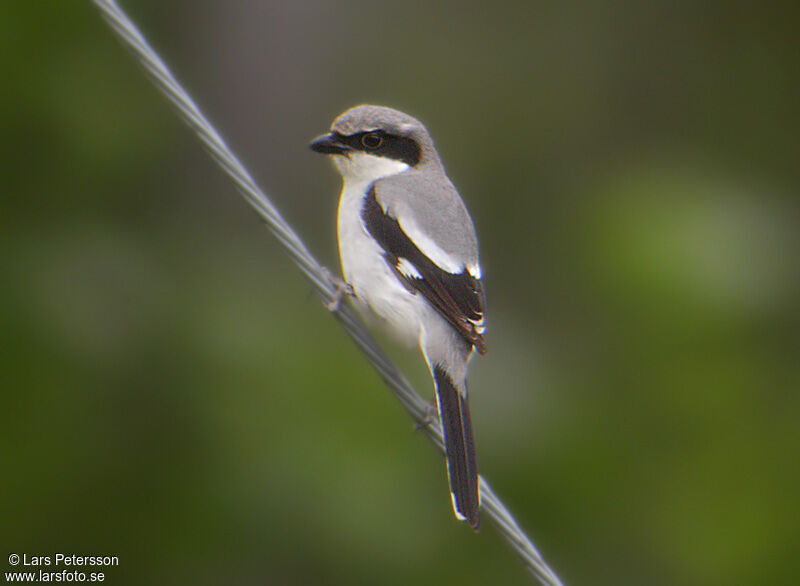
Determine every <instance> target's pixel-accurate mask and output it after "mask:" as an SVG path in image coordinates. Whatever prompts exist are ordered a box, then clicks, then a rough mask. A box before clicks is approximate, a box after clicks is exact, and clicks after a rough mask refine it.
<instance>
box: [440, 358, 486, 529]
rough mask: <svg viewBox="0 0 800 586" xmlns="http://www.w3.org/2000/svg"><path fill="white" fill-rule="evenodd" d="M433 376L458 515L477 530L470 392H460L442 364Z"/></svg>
mask: <svg viewBox="0 0 800 586" xmlns="http://www.w3.org/2000/svg"><path fill="white" fill-rule="evenodd" d="M433 377H434V380H435V382H436V396H437V400H438V404H439V417H440V418H441V420H442V430H443V431H444V445H445V453H446V457H447V472H448V477H449V480H450V495H451V497H452V499H453V509H454V510H455V513H456V517H458V518H459V519H461V520H462V521H467V523H469V525H470V527H472V528H473V529H474V530H476V531H477V530H478V525H479V518H478V510H479V509H480V496H479V494H478V465H477V460H476V457H475V443H474V441H473V438H472V422H471V420H470V416H469V404H468V403H467V397H466V393H461V392H459V390H458V389H457V388H456V387H455V385H454V384H453V380H452V379H451V378H450V375H449V374H447V372H446V371H445V370H444V369H443V368H442V367H441V366H439V365H436V366H435V367H434V369H433Z"/></svg>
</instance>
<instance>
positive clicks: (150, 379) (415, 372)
mask: <svg viewBox="0 0 800 586" xmlns="http://www.w3.org/2000/svg"><path fill="white" fill-rule="evenodd" d="M122 5H123V7H124V8H125V9H126V10H128V11H129V13H130V14H131V16H132V17H133V18H134V20H135V21H136V22H138V24H139V25H140V27H141V28H142V30H143V31H144V32H145V34H146V35H147V36H148V37H149V39H150V40H151V42H152V43H153V45H154V46H155V47H156V48H157V50H158V51H159V52H161V54H162V56H163V57H164V58H165V60H166V61H167V62H168V63H169V65H170V66H171V67H172V69H173V71H174V72H175V73H176V75H177V76H178V78H179V79H181V80H182V81H183V82H184V83H185V84H186V86H187V88H188V89H189V90H190V92H192V93H193V95H194V96H195V98H196V100H197V102H198V103H199V104H200V106H201V108H202V109H203V110H204V111H205V112H206V113H207V115H208V116H209V118H210V119H211V120H212V121H213V122H214V123H215V124H217V125H218V128H219V129H220V131H221V132H222V134H223V135H224V136H225V137H226V139H227V140H228V141H229V143H230V144H231V146H232V147H233V148H234V150H235V151H236V152H237V153H238V154H239V155H240V156H241V158H242V160H243V161H244V162H245V164H246V165H247V166H248V167H249V168H250V169H251V171H252V172H253V174H254V176H255V177H256V178H257V180H258V182H259V183H260V185H261V186H262V187H263V188H264V189H265V190H266V191H267V193H269V194H270V195H271V197H273V199H274V201H275V203H276V205H278V207H279V208H280V209H281V210H282V211H283V213H284V214H285V216H286V217H287V219H289V221H290V222H291V223H292V224H293V225H294V226H295V227H296V228H297V229H298V231H299V232H300V233H301V235H302V236H303V237H304V238H305V239H306V240H307V241H308V243H309V245H310V247H311V249H312V250H313V251H314V252H315V254H317V256H318V257H319V258H320V260H321V261H323V262H324V263H325V264H327V265H328V266H331V267H337V266H338V264H337V258H336V253H335V234H334V214H335V206H336V195H337V192H338V189H339V180H338V177H337V176H336V175H335V174H334V171H333V170H332V168H331V166H330V165H329V164H327V163H326V161H324V160H323V159H322V158H321V157H319V156H317V155H314V154H313V153H311V152H310V151H309V150H308V148H307V144H308V142H309V140H310V139H311V138H313V137H314V136H316V135H317V134H319V133H321V132H323V131H324V130H325V129H326V128H327V126H328V125H329V123H330V121H331V120H332V119H333V117H334V116H335V115H337V114H338V113H339V112H340V111H342V110H344V109H345V108H347V107H349V106H352V105H355V104H358V103H362V102H371V103H378V104H384V105H390V106H394V107H396V108H399V109H402V110H405V111H408V112H409V113H411V114H413V115H416V116H417V117H419V118H420V119H421V120H423V122H424V123H425V124H426V125H427V126H428V128H429V129H430V130H431V132H432V134H433V136H434V138H435V139H436V141H437V146H438V148H439V151H440V153H441V154H442V156H443V159H444V161H445V164H446V166H447V169H448V172H449V174H450V176H451V178H452V179H453V181H454V182H455V184H456V185H457V186H458V187H459V190H460V192H461V194H462V196H463V197H464V199H465V200H466V202H467V204H468V206H469V207H470V210H471V212H472V215H473V217H474V219H475V223H476V226H477V229H478V233H479V236H480V239H481V248H482V259H483V265H484V273H485V281H486V288H487V291H488V297H489V314H488V319H489V334H488V335H489V338H488V342H489V348H490V352H489V354H488V355H487V356H486V357H485V358H480V359H477V360H475V361H473V366H472V376H471V390H472V403H473V411H474V421H475V427H476V434H477V442H478V449H479V460H480V464H481V468H482V471H483V472H484V473H485V474H486V476H487V478H489V479H490V480H491V482H492V484H493V486H494V488H495V489H496V491H497V492H498V493H499V494H500V495H501V496H502V497H503V498H504V499H505V500H506V502H507V504H508V505H509V506H510V507H511V509H512V510H513V511H514V512H515V513H516V514H517V515H518V517H519V519H520V521H521V523H522V524H523V525H524V527H525V528H526V529H528V530H529V532H530V534H531V536H532V537H533V538H534V540H535V541H536V543H537V545H538V546H539V547H540V548H541V550H542V552H543V554H544V555H545V557H546V558H547V559H548V561H550V562H551V563H552V565H553V567H554V568H555V569H556V570H557V571H558V573H559V574H560V575H561V577H562V578H563V580H564V581H565V582H566V583H567V584H574V585H578V584H593V585H594V584H608V585H612V584H613V585H619V584H631V585H655V586H658V585H668V584H669V585H672V584H681V585H683V584H692V585H693V584H709V585H715V584H726V585H738V584H742V585H745V584H747V585H750V584H796V583H797V579H798V578H797V577H798V575H800V554H799V553H798V552H800V506H798V495H800V466H798V452H800V393H799V391H800V361H799V360H798V351H799V349H800V339H799V338H800V335H798V331H799V328H800V262H798V254H797V251H798V250H800V233H799V232H798V230H799V229H800V209H799V207H798V202H797V196H798V187H799V186H800V176H799V175H800V174H799V173H798V168H799V165H798V158H799V157H800V141H799V140H798V136H800V75H798V63H799V62H800V42H799V41H798V36H797V23H798V9H797V3H796V2H788V1H787V2H763V3H759V4H757V5H756V4H751V3H744V2H722V1H721V0H716V1H700V2H649V3H632V2H620V1H612V2H608V3H602V4H599V3H593V2H589V1H586V0H582V1H578V2H572V3H562V2H532V3H517V2H493V3H491V6H490V5H489V4H488V3H486V2H476V1H466V2H461V3H458V4H455V3H439V2H421V1H420V2H417V1H407V2H397V3H390V2H382V3H378V2H369V1H367V0H364V1H353V2H337V3H332V2H325V1H323V0H308V1H303V2H293V1H290V0H284V1H276V2H256V1H244V0H232V1H228V2H215V1H210V0H206V1H196V0H193V1H189V0H180V1H171V2H157V1H155V0H152V1H145V0H128V1H125V2H123V4H122ZM0 71H2V72H3V89H2V91H0V139H1V140H0V149H2V153H1V156H0V177H2V188H1V189H0V196H1V197H2V207H1V208H0V344H1V345H2V352H0V386H1V387H2V392H1V394H0V401H1V402H0V468H1V469H2V472H1V473H0V475H1V476H2V482H0V554H2V555H1V556H0V569H2V570H7V569H8V563H7V556H8V554H9V553H11V552H17V553H20V554H22V553H27V554H28V555H36V554H43V555H47V554H52V553H54V552H57V551H61V552H65V553H77V554H92V555H96V554H108V555H118V556H119V557H120V566H119V567H118V568H112V569H109V570H108V572H107V576H108V578H107V582H108V583H111V584H256V583H258V584H285V585H295V584H297V585H300V584H302V585H306V584H409V583H422V584H428V583H439V584H455V583H458V584H462V585H464V586H466V585H470V584H476V585H477V584H528V583H530V577H529V576H528V575H527V574H526V573H525V571H524V570H523V569H522V566H521V565H520V564H519V563H518V561H517V560H516V559H515V557H514V555H513V554H512V553H511V552H510V550H509V549H508V548H507V547H506V545H505V544H504V543H503V542H502V541H501V540H500V538H499V537H498V535H497V534H496V532H495V531H494V530H493V528H492V527H491V526H490V525H489V524H488V523H485V528H484V530H483V531H482V532H481V533H480V534H479V535H477V536H476V535H474V534H472V533H471V532H470V531H469V530H468V529H467V528H466V527H465V526H463V525H462V524H459V523H457V522H456V521H455V520H454V518H453V515H452V512H451V509H450V504H449V499H448V494H447V490H446V479H445V473H444V465H443V462H442V461H441V459H440V457H439V455H438V454H437V453H436V452H435V450H433V449H432V448H431V447H430V446H429V445H428V443H427V441H426V440H425V439H424V437H423V436H422V435H421V434H416V435H415V434H413V433H411V423H410V421H409V420H408V419H407V417H406V416H405V415H404V414H403V413H402V411H401V409H400V408H399V407H398V405H397V404H396V403H395V401H394V399H393V398H392V397H391V396H390V395H389V393H387V392H386V390H385V389H384V388H383V386H382V384H381V383H380V381H379V380H378V378H377V376H376V375H375V374H374V373H373V372H372V370H371V369H370V367H369V366H368V365H367V364H366V362H365V361H364V360H363V358H362V357H361V356H360V355H359V354H358V353H357V351H356V350H355V349H354V347H353V346H352V345H351V344H350V342H349V340H348V339H347V337H346V335H345V334H344V333H343V331H342V330H341V329H339V327H338V326H337V325H336V324H335V322H334V320H332V319H331V318H330V317H329V316H328V315H327V314H326V312H325V310H324V309H323V308H322V307H321V304H320V303H319V301H318V300H317V299H316V298H314V297H312V296H310V295H309V291H310V287H309V285H308V284H307V283H306V282H304V280H303V279H302V278H301V277H300V275H299V273H298V271H297V270H296V269H295V267H294V266H293V265H292V264H291V263H290V262H289V261H288V260H287V258H286V257H284V256H283V254H282V253H281V252H280V251H279V249H278V246H277V245H276V243H275V242H274V240H273V238H272V237H271V236H270V235H269V234H268V233H267V232H266V230H264V228H263V226H262V224H261V222H260V221H259V220H258V219H257V217H256V216H255V215H254V214H253V213H252V212H251V211H250V210H249V208H247V206H246V205H245V204H244V202H243V201H242V200H241V199H240V197H239V196H238V194H237V193H236V192H235V190H234V188H233V186H232V184H231V183H230V182H229V181H228V180H227V179H226V178H225V177H224V176H223V175H222V173H221V172H220V170H219V169H218V168H216V167H215V166H214V165H213V164H212V163H211V162H210V160H209V158H208V156H207V155H206V154H205V152H204V151H203V150H202V149H201V147H200V146H199V144H198V142H197V140H196V139H195V138H194V137H193V136H192V135H191V134H190V133H189V132H188V131H187V129H186V128H185V127H184V126H183V125H182V123H181V122H180V121H179V120H178V118H177V117H176V116H175V114H174V113H173V111H172V110H171V109H170V107H169V106H168V105H167V104H166V102H165V100H164V99H163V98H162V97H161V96H160V95H159V94H158V93H157V92H156V90H155V89H154V88H153V87H152V85H151V84H150V82H149V81H148V80H147V79H146V78H145V77H144V76H143V74H142V72H141V71H140V69H139V67H138V66H137V65H136V63H135V62H134V60H133V59H132V58H131V57H130V55H128V54H126V52H125V51H124V50H123V49H122V48H121V45H120V44H119V43H118V42H117V40H116V39H115V38H114V37H113V36H112V33H111V32H110V30H109V29H108V27H107V26H106V25H105V23H104V22H103V21H102V20H101V19H100V17H99V16H98V14H96V13H95V11H94V10H93V9H92V8H91V6H90V5H89V3H88V2H82V1H75V0H72V1H65V2H61V1H59V2H57V1H53V0H51V1H50V2H4V3H3V5H2V8H0ZM390 348H391V352H392V355H393V356H395V357H396V358H397V360H398V362H399V363H400V364H401V365H402V366H403V368H404V369H405V370H406V371H407V372H408V374H409V377H410V378H411V379H412V381H413V382H414V383H415V384H416V386H417V388H418V389H420V390H421V391H424V393H425V394H426V395H427V394H429V393H430V390H429V386H430V382H429V380H428V378H427V375H426V373H425V371H424V369H423V366H422V364H421V362H422V361H421V359H419V358H418V357H417V356H416V354H415V353H414V352H411V351H406V350H403V349H397V348H395V347H394V346H390Z"/></svg>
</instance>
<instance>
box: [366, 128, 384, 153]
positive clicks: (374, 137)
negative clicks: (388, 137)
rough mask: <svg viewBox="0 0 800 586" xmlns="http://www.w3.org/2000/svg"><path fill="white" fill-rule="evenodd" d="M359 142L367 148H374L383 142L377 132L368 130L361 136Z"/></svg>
mask: <svg viewBox="0 0 800 586" xmlns="http://www.w3.org/2000/svg"><path fill="white" fill-rule="evenodd" d="M361 144H363V145H364V146H365V147H366V148H368V149H376V148H378V147H379V146H381V144H383V138H381V135H380V134H378V133H377V132H370V133H368V134H365V135H364V136H362V137H361Z"/></svg>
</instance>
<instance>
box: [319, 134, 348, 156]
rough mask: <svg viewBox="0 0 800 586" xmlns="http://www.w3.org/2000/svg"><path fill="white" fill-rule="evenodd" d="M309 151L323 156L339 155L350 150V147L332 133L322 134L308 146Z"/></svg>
mask: <svg viewBox="0 0 800 586" xmlns="http://www.w3.org/2000/svg"><path fill="white" fill-rule="evenodd" d="M309 146H310V147H311V150H312V151H314V152H316V153H322V154H323V155H341V154H343V153H346V152H347V151H349V150H351V149H350V147H349V146H348V145H347V144H345V143H344V142H342V140H341V139H340V138H339V137H338V136H337V135H336V134H334V133H331V134H323V135H322V136H318V137H317V138H315V139H314V141H313V142H312V143H311V144H310V145H309Z"/></svg>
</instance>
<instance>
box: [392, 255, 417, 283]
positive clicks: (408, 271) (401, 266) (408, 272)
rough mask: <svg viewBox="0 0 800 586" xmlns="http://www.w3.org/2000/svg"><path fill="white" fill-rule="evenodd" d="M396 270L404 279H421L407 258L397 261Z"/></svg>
mask: <svg viewBox="0 0 800 586" xmlns="http://www.w3.org/2000/svg"><path fill="white" fill-rule="evenodd" d="M397 270H398V271H400V273H401V274H402V275H403V276H404V277H408V278H410V279H422V275H420V274H419V271H418V270H417V267H415V266H414V265H413V264H411V262H409V260H408V259H407V258H399V259H398V260H397Z"/></svg>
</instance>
